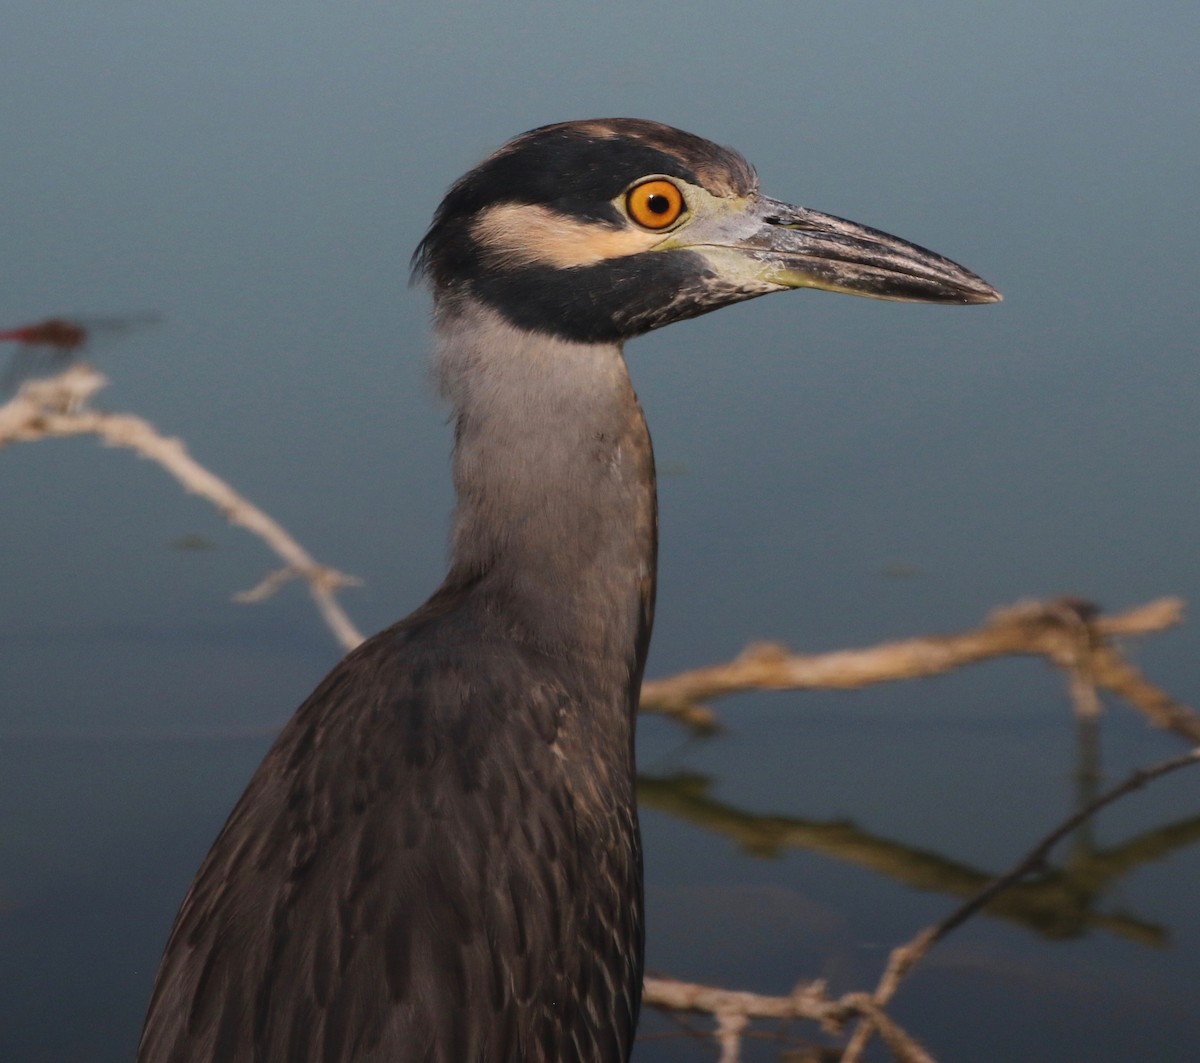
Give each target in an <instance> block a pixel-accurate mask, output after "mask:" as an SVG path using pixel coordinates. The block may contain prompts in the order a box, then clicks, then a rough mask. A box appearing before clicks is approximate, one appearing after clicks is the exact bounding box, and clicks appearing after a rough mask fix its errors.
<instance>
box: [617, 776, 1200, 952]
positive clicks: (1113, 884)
mask: <svg viewBox="0 0 1200 1063" xmlns="http://www.w3.org/2000/svg"><path fill="white" fill-rule="evenodd" d="M712 786H713V782H712V780H711V779H709V778H707V777H705V776H702V775H692V774H678V775H673V776H668V777H654V776H647V775H642V776H640V777H639V778H638V800H639V801H640V802H641V804H642V806H643V807H646V808H653V809H657V810H658V811H660V812H666V813H668V814H669V815H672V816H676V817H678V818H679V819H682V820H685V821H687V822H689V823H694V824H697V825H699V826H702V827H704V828H705V829H706V830H709V831H712V832H714V833H716V834H721V835H724V836H725V837H727V838H730V839H731V840H733V841H735V842H736V843H737V844H738V845H739V846H740V847H741V849H742V851H743V852H745V853H748V854H750V855H752V856H756V857H778V856H780V855H781V854H782V852H783V851H784V850H786V849H804V850H808V851H810V852H816V853H822V854H824V855H826V856H830V857H833V858H834V859H836V860H842V861H846V862H847V863H851V864H856V865H858V866H859V867H865V868H869V869H871V870H872V871H874V872H876V873H878V874H880V875H885V876H886V877H888V878H890V879H892V880H893V881H895V882H899V883H902V884H903V885H905V886H909V887H911V888H913V889H918V890H925V891H930V892H934V893H942V894H945V895H947V896H950V897H959V898H967V897H971V896H973V895H974V894H976V893H978V892H979V891H980V890H981V889H982V888H983V887H984V886H986V885H987V884H988V883H989V882H990V881H991V880H992V879H993V878H994V877H995V875H996V874H998V873H999V871H998V870H997V871H983V870H980V869H978V868H973V867H969V866H967V865H965V864H963V863H961V862H959V861H956V860H953V859H951V858H949V857H947V856H943V855H941V854H939V853H933V852H928V851H925V850H923V849H917V848H914V847H912V846H907V845H903V844H900V843H898V842H895V841H891V840H889V839H887V838H882V837H879V836H876V835H873V834H871V833H870V832H868V831H865V830H863V829H862V828H860V827H858V826H857V825H856V824H854V823H852V822H849V821H836V822H821V821H816V820H805V819H799V818H797V817H794V816H776V815H766V814H760V813H752V812H747V811H744V810H742V809H738V808H735V807H732V806H730V805H728V804H726V803H724V802H721V801H717V800H715V799H713V798H712V797H710V796H709V791H710V790H711V789H712ZM1091 833H1092V831H1091V828H1090V826H1088V825H1087V824H1085V825H1084V826H1082V827H1080V828H1079V830H1078V832H1076V834H1075V835H1074V841H1073V844H1072V845H1071V847H1070V850H1069V852H1068V853H1067V855H1066V856H1065V857H1064V859H1063V862H1062V864H1061V865H1059V866H1047V867H1044V868H1042V869H1041V870H1040V871H1039V872H1038V873H1037V874H1036V875H1035V876H1033V878H1032V880H1031V881H1026V882H1019V883H1016V884H1015V885H1013V886H1010V887H1008V889H1006V890H1005V891H1004V892H1003V893H1001V894H1000V895H999V896H998V897H996V898H995V899H994V900H992V901H991V902H989V903H988V905H987V906H986V907H985V909H984V911H985V912H987V913H988V914H989V915H992V916H995V917H996V918H999V919H1004V920H1007V921H1009V922H1013V923H1019V924H1020V925H1022V926H1024V927H1026V928H1027V929H1029V930H1032V931H1034V932H1035V933H1037V934H1040V935H1042V936H1044V937H1047V938H1068V937H1075V936H1077V935H1079V934H1083V933H1085V932H1087V931H1088V930H1105V931H1107V932H1109V933H1113V934H1117V935H1119V936H1121V937H1124V938H1126V939H1128V940H1130V941H1136V942H1138V943H1139V944H1142V945H1150V946H1163V945H1166V944H1167V943H1168V942H1169V940H1170V935H1169V931H1168V929H1167V928H1165V927H1163V926H1161V925H1158V924H1156V923H1153V922H1150V921H1148V920H1143V919H1139V918H1137V917H1136V916H1135V915H1133V914H1132V913H1128V912H1101V911H1097V910H1096V909H1097V906H1098V905H1099V904H1100V902H1101V901H1102V900H1104V898H1105V897H1106V896H1111V895H1112V894H1113V893H1114V892H1116V891H1117V890H1118V889H1119V886H1120V882H1121V880H1122V879H1123V878H1125V877H1127V876H1129V875H1131V874H1132V873H1133V872H1134V871H1136V870H1137V869H1138V868H1139V867H1141V866H1142V865H1143V864H1146V863H1149V862H1151V861H1157V860H1162V859H1164V858H1165V857H1167V856H1168V855H1170V854H1171V853H1173V852H1176V851H1178V850H1181V849H1185V848H1187V847H1189V846H1191V845H1194V844H1196V843H1197V842H1200V816H1194V817H1190V818H1186V819H1183V820H1179V821H1173V822H1169V823H1164V824H1163V825H1162V826H1161V827H1157V828H1154V829H1152V830H1148V831H1145V832H1143V833H1141V834H1139V835H1138V836H1136V837H1134V838H1130V839H1127V840H1126V841H1123V842H1121V843H1120V844H1118V845H1113V846H1108V847H1106V848H1103V849H1101V848H1098V847H1097V846H1096V845H1095V844H1094V842H1093V841H1092V839H1091ZM1030 841H1031V842H1032V841H1033V839H1030ZM916 929H917V928H915V927H914V931H915V930H916Z"/></svg>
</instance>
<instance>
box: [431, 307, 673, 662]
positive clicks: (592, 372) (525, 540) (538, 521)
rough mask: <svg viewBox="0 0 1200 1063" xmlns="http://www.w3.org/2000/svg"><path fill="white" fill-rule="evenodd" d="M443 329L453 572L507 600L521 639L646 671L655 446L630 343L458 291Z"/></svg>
mask: <svg viewBox="0 0 1200 1063" xmlns="http://www.w3.org/2000/svg"><path fill="white" fill-rule="evenodd" d="M437 339H438V344H437V369H438V375H439V381H440V384H441V390H442V393H443V394H444V395H445V396H446V398H447V399H449V401H450V402H451V403H452V405H453V407H454V412H455V417H456V432H455V450H454V483H455V487H456V489H457V491H458V507H457V510H456V513H455V518H454V532H453V547H452V549H453V559H452V565H451V574H450V580H451V581H452V582H455V583H459V584H460V585H465V584H470V585H472V586H473V587H475V588H476V592H477V593H483V594H484V595H485V596H488V597H490V598H491V599H492V603H491V604H493V605H495V604H499V605H501V606H502V609H501V610H497V613H502V614H503V615H504V616H505V617H506V618H509V619H511V621H512V623H513V624H514V625H515V626H516V627H517V628H518V629H519V630H517V631H516V632H515V634H516V635H517V636H518V637H525V638H528V639H529V640H531V641H533V642H536V643H537V644H539V645H541V646H542V647H543V648H545V649H547V650H548V651H550V652H559V653H571V654H573V655H582V656H586V657H591V658H593V659H599V660H604V661H614V660H619V661H621V663H622V664H624V665H627V666H628V667H630V668H631V669H632V670H633V671H634V672H636V673H637V678H639V679H640V673H641V667H642V664H643V663H644V655H645V649H646V642H647V640H648V638H649V628H650V622H651V612H652V609H653V600H654V568H655V550H656V545H657V515H656V509H655V497H654V486H655V485H654V456H653V453H652V451H651V448H650V437H649V434H648V433H647V431H646V423H645V419H644V418H643V416H642V411H641V407H640V406H639V405H638V401H637V396H636V395H635V394H634V391H633V387H632V385H631V384H630V381H629V374H628V371H627V369H626V366H625V360H624V358H623V356H622V354H621V349H620V347H619V346H616V345H611V346H610V345H588V344H579V343H569V342H565V341H563V340H559V339H555V338H553V337H549V336H543V335H532V334H529V333H526V332H523V331H521V330H518V329H516V328H514V327H513V326H511V325H509V324H508V323H507V322H505V321H504V319H502V318H501V317H500V316H499V315H497V314H496V313H494V312H493V311H491V310H489V309H487V308H484V307H482V306H480V305H478V304H477V303H474V302H471V301H470V300H467V299H463V298H453V297H448V298H444V299H443V300H442V301H441V303H440V305H439V307H438V311H437Z"/></svg>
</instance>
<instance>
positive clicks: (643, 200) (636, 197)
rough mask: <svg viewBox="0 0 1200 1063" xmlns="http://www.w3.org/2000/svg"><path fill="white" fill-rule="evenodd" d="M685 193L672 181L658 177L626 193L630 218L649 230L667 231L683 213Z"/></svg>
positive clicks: (626, 207)
mask: <svg viewBox="0 0 1200 1063" xmlns="http://www.w3.org/2000/svg"><path fill="white" fill-rule="evenodd" d="M683 207H684V203H683V193H682V192H680V191H679V189H678V188H676V187H675V186H674V185H673V184H671V182H670V181H665V180H663V179H662V178H661V177H656V178H654V180H652V181H643V182H642V183H641V184H640V185H638V186H636V187H635V188H631V189H630V190H629V191H628V192H627V193H625V209H626V210H627V211H628V212H629V216H630V217H631V218H632V219H633V220H634V221H636V222H637V223H638V224H639V225H642V226H645V228H647V229H665V228H666V227H667V226H668V225H673V224H674V223H675V222H677V221H678V220H679V215H681V214H682V213H683Z"/></svg>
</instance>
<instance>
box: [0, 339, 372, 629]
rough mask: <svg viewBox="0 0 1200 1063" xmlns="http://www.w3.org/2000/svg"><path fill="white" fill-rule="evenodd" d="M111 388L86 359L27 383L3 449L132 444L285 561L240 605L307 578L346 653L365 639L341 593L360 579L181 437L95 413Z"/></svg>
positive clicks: (10, 411) (4, 425) (9, 410)
mask: <svg viewBox="0 0 1200 1063" xmlns="http://www.w3.org/2000/svg"><path fill="white" fill-rule="evenodd" d="M107 383H108V381H107V380H106V379H105V378H104V377H103V376H101V375H100V374H99V373H98V372H96V370H95V369H93V368H92V367H91V366H90V365H87V364H86V363H84V362H80V363H78V364H77V365H73V366H71V367H70V368H69V369H66V370H64V371H63V372H62V373H59V374H58V375H57V376H54V377H49V378H47V379H39V380H31V381H29V382H28V383H25V384H23V385H22V386H21V388H20V390H19V391H18V392H17V394H16V395H15V396H14V397H13V398H12V399H10V400H9V401H8V402H7V403H5V404H4V405H3V406H0V447H2V446H4V445H5V444H6V443H31V442H35V441H37V440H39V439H50V438H54V437H63V436H79V435H95V436H97V437H99V439H100V440H101V441H102V442H104V443H105V444H107V445H108V446H110V447H126V448H128V449H129V450H132V451H134V452H135V453H136V454H138V455H139V456H140V457H143V458H148V459H149V460H150V461H153V462H155V463H156V464H157V465H159V466H160V467H161V468H163V469H165V470H166V471H167V472H169V473H170V474H171V475H172V476H174V477H175V479H176V480H178V481H179V483H180V484H182V485H183V488H184V489H185V490H186V491H189V492H191V493H192V494H195V495H199V496H200V497H201V498H203V499H205V500H206V501H208V502H211V503H212V504H213V505H214V506H216V508H217V509H218V510H220V511H221V512H222V513H223V514H224V515H225V517H226V519H228V521H229V522H230V523H231V524H236V525H238V526H239V527H242V528H245V529H246V530H247V531H250V532H253V533H254V534H255V535H257V536H258V537H259V538H260V539H262V541H263V542H265V543H266V544H267V546H269V547H270V548H271V549H272V550H274V551H275V553H276V554H277V555H278V556H279V557H280V558H281V559H282V560H283V562H284V564H285V565H286V567H285V568H283V569H280V570H279V571H277V572H273V573H271V574H270V575H268V576H267V577H266V578H265V579H263V580H262V581H261V582H260V583H259V584H258V586H257V587H254V588H252V589H251V590H248V591H243V592H241V593H240V594H238V595H236V596H235V598H236V599H237V600H239V601H247V602H249V601H260V600H262V599H263V598H265V597H267V596H268V595H270V594H272V593H273V592H274V591H275V590H276V589H277V588H278V587H279V586H280V585H281V584H283V583H286V582H287V581H288V580H291V579H296V578H299V579H303V580H305V581H306V582H307V583H308V588H309V592H310V593H311V594H312V598H313V601H314V602H315V603H316V606H317V609H318V610H319V611H320V613H321V617H322V618H323V619H324V621H325V623H326V624H327V625H328V626H329V629H330V630H331V631H332V632H333V635H334V638H336V639H337V640H338V643H339V644H340V645H341V646H342V648H343V649H346V650H351V649H353V648H354V647H355V646H357V645H358V644H359V643H360V642H362V635H361V634H360V633H359V631H358V629H357V628H356V627H355V626H354V624H353V623H352V622H351V620H350V617H349V616H347V615H346V612H345V610H344V609H342V607H341V605H340V604H338V601H337V598H336V597H335V592H336V591H337V590H339V589H340V588H342V587H346V586H352V585H355V584H357V583H358V580H356V579H355V578H353V577H351V576H347V575H345V574H343V573H341V572H339V571H338V570H337V569H334V568H330V567H329V566H328V565H322V564H320V563H319V562H317V561H315V560H314V559H313V557H312V556H311V555H310V554H309V552H308V551H307V550H305V549H304V547H302V546H301V545H300V544H299V543H298V542H297V541H296V540H295V539H294V538H292V536H291V535H290V534H289V533H288V532H287V530H286V529H285V528H284V527H283V526H282V525H281V524H280V523H279V522H278V521H277V520H275V519H274V518H273V517H271V516H269V515H268V514H266V513H264V512H263V511H262V510H261V509H259V508H258V507H257V506H256V505H254V504H253V503H252V502H250V501H249V500H248V499H246V498H244V497H243V496H242V495H240V494H238V492H237V491H235V490H234V489H233V488H232V487H230V486H229V484H227V483H226V482H225V481H224V480H222V479H221V478H220V477H219V476H216V475H214V474H213V473H211V472H209V471H208V469H206V468H205V467H204V466H203V465H201V464H200V463H199V462H198V461H196V459H195V458H193V457H192V456H191V455H190V454H189V453H188V452H187V448H186V447H185V446H184V445H183V443H182V442H181V441H180V440H178V439H172V438H170V437H168V436H164V435H162V434H161V433H160V432H159V431H158V429H157V428H155V427H154V425H152V424H150V422H149V421H145V420H143V419H142V418H141V417H135V416H134V415H133V414H128V413H103V412H101V411H99V410H96V409H93V408H92V407H91V406H90V405H89V403H90V401H91V399H92V397H93V396H94V395H95V394H96V392H97V391H99V390H100V389H101V388H103V387H104V386H105V385H106V384H107Z"/></svg>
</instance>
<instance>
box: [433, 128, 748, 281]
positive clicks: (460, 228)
mask: <svg viewBox="0 0 1200 1063" xmlns="http://www.w3.org/2000/svg"><path fill="white" fill-rule="evenodd" d="M650 174H664V175H668V176H674V177H679V178H681V179H682V180H684V181H687V182H688V183H690V184H696V185H701V186H703V185H705V184H706V183H710V182H712V181H714V180H715V181H716V183H717V184H718V185H720V186H721V187H723V188H732V189H736V190H739V191H747V190H749V188H750V187H751V186H752V185H753V182H754V174H753V171H752V170H751V169H750V167H749V165H748V164H747V163H746V162H745V160H744V159H742V157H741V156H740V155H738V154H737V153H736V152H732V151H729V150H728V149H725V148H721V147H719V146H717V145H716V144H713V143H711V142H710V141H707V140H704V139H702V138H701V137H697V136H693V135H692V134H690V133H684V132H683V131H682V130H678V129H673V128H672V127H670V126H666V125H662V124H660V123H658V122H648V121H643V120H641V119H633V118H613V119H599V120H594V121H587V122H566V123H561V124H558V125H552V126H543V127H542V128H540V129H535V130H533V131H531V132H529V133H525V134H524V135H522V136H520V137H517V138H516V139H515V140H513V141H510V142H509V143H508V144H506V145H505V146H504V147H503V148H501V149H500V150H499V151H497V152H496V153H495V154H494V155H492V156H491V157H490V158H488V159H485V160H484V161H483V162H482V163H481V164H480V165H479V166H478V167H476V168H475V169H474V170H472V171H471V172H470V173H468V174H466V175H465V176H464V177H462V178H461V179H460V180H459V181H458V182H457V183H456V184H455V185H454V186H453V187H452V188H451V189H450V191H449V192H448V193H447V194H446V198H445V199H444V200H443V201H442V204H441V206H440V207H438V210H437V213H436V214H435V215H434V219H433V224H432V225H431V226H430V228H429V232H428V233H427V234H426V236H425V239H424V240H422V241H421V244H420V246H419V247H418V248H417V251H416V254H415V255H414V256H413V271H414V275H424V276H426V277H428V278H429V279H430V280H432V282H433V284H434V286H435V288H438V287H445V286H452V285H454V284H456V283H461V282H473V281H476V280H478V277H479V273H480V272H481V268H482V267H481V263H480V260H479V258H478V255H477V248H476V247H475V246H474V242H473V239H472V237H471V230H470V226H471V222H472V220H473V219H474V218H476V217H477V216H478V215H479V213H480V212H481V211H483V210H485V209H486V208H488V207H490V206H493V205H495V204H499V203H528V204H537V205H541V206H546V207H549V208H550V209H552V210H555V211H558V212H559V213H562V214H565V215H567V216H569V217H572V218H575V219H578V220H580V221H585V222H594V223H600V224H610V225H612V226H613V227H614V228H618V227H621V226H623V225H625V224H626V222H625V219H624V218H623V216H622V215H621V213H620V212H619V211H618V210H617V208H616V207H615V206H614V205H613V202H612V201H613V200H614V199H616V197H617V196H619V195H620V194H621V192H622V191H623V190H624V189H625V188H627V187H628V186H629V185H630V184H632V183H633V182H634V181H636V180H637V179H638V178H640V177H645V176H648V175H650Z"/></svg>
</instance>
